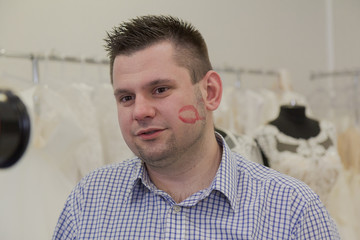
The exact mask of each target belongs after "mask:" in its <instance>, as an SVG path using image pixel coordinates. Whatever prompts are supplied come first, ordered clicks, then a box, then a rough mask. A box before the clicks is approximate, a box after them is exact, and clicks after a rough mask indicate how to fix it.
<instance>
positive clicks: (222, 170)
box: [210, 133, 239, 210]
mask: <svg viewBox="0 0 360 240" xmlns="http://www.w3.org/2000/svg"><path fill="white" fill-rule="evenodd" d="M215 134H216V140H217V141H218V143H219V144H220V145H222V148H223V150H222V151H223V152H222V157H221V162H220V166H219V169H218V171H217V173H216V175H215V178H214V181H213V183H212V184H211V186H210V188H211V189H213V190H217V191H219V192H221V193H222V194H224V195H225V196H226V198H227V199H228V200H229V202H230V205H231V208H232V209H233V210H235V209H236V200H237V184H238V174H239V173H238V171H237V169H238V168H237V162H236V160H235V158H234V156H233V153H232V151H231V150H230V148H229V146H228V145H227V144H226V142H225V139H224V138H223V137H222V136H221V135H220V134H219V133H215Z"/></svg>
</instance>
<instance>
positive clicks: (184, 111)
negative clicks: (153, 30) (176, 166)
mask: <svg viewBox="0 0 360 240" xmlns="http://www.w3.org/2000/svg"><path fill="white" fill-rule="evenodd" d="M173 54H174V49H173V46H172V45H171V44H170V43H169V42H160V43H157V44H155V45H152V46H150V47H148V48H146V49H144V50H141V51H138V52H135V53H133V54H131V55H129V56H126V55H119V56H117V57H116V58H115V61H114V70H113V88H114V94H115V98H116V102H117V109H118V120H119V125H120V128H121V132H122V135H123V137H124V139H125V141H126V143H127V144H128V146H129V147H130V149H131V150H132V151H133V152H134V153H135V154H136V155H137V156H139V157H140V158H141V159H142V160H143V161H144V162H146V163H147V164H149V165H152V166H154V167H164V166H166V165H168V164H171V163H172V161H174V157H178V158H181V156H184V153H185V154H186V153H189V154H191V152H192V151H193V152H194V153H195V152H196V149H197V147H198V145H199V144H200V143H199V142H200V141H199V140H200V139H201V137H202V136H203V132H204V131H205V130H204V129H205V120H206V113H207V111H206V108H205V106H204V102H203V96H202V93H201V90H200V86H199V85H200V84H199V83H198V84H195V85H193V84H192V81H191V77H190V74H189V71H188V70H187V69H186V68H184V67H181V66H179V65H178V64H177V63H176V62H175V60H174V57H173ZM170 159H172V160H170Z"/></svg>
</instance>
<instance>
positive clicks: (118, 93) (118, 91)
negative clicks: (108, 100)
mask: <svg viewBox="0 0 360 240" xmlns="http://www.w3.org/2000/svg"><path fill="white" fill-rule="evenodd" d="M124 93H130V91H128V90H126V89H115V91H114V96H118V95H121V94H124Z"/></svg>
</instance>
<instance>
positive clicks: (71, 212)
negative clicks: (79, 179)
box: [52, 188, 79, 240]
mask: <svg viewBox="0 0 360 240" xmlns="http://www.w3.org/2000/svg"><path fill="white" fill-rule="evenodd" d="M77 191H78V188H75V189H74V191H73V192H72V193H71V194H70V196H69V197H68V199H67V201H66V203H65V207H64V209H63V210H62V212H61V214H60V217H59V220H58V222H57V225H56V228H55V231H54V235H53V238H52V239H53V240H65V239H66V240H70V239H76V235H77V224H76V222H77V221H76V212H77V211H76V209H78V206H79V204H77V203H79V202H78V201H77V200H76V199H77V198H76V197H75V196H76V194H75V193H76V192H77Z"/></svg>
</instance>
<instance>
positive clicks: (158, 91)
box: [154, 87, 169, 94]
mask: <svg viewBox="0 0 360 240" xmlns="http://www.w3.org/2000/svg"><path fill="white" fill-rule="evenodd" d="M168 89H169V88H168V87H159V88H156V89H155V91H154V92H155V93H157V94H159V93H163V92H166V91H167V90H168Z"/></svg>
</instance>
